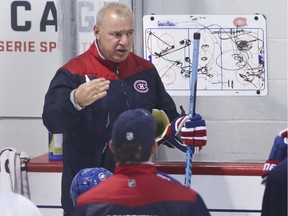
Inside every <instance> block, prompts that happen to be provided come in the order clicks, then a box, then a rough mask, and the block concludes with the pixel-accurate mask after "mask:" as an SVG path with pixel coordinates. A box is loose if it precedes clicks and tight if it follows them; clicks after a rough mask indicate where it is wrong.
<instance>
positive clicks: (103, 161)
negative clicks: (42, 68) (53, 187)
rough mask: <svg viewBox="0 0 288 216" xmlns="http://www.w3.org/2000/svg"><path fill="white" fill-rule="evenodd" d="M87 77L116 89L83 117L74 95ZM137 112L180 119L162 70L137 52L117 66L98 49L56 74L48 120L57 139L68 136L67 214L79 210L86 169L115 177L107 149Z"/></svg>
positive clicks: (65, 167) (65, 170) (64, 190)
mask: <svg viewBox="0 0 288 216" xmlns="http://www.w3.org/2000/svg"><path fill="white" fill-rule="evenodd" d="M85 75H88V77H89V78H90V79H95V78H100V77H104V78H106V79H109V80H110V87H109V90H108V92H107V95H106V96H105V97H103V98H101V99H99V100H97V101H95V102H94V103H93V104H91V105H89V106H87V107H86V108H84V109H83V110H81V111H78V110H76V109H75V108H74V106H73V104H72V103H71V101H70V93H71V91H72V90H74V89H76V88H77V87H78V86H79V85H80V84H82V83H84V82H85ZM136 108H145V109H147V110H149V111H151V110H152V109H153V108H157V109H160V110H164V111H165V112H166V113H167V115H168V116H169V117H170V118H171V119H173V118H175V117H176V116H177V115H178V113H177V111H176V107H175V103H174V102H173V100H172V98H171V97H170V96H169V94H168V93H167V92H166V91H165V88H164V86H163V83H162V82H161V79H160V77H159V74H158V72H157V70H156V68H155V67H154V66H153V64H152V63H151V62H149V61H147V60H145V59H143V58H140V57H138V56H136V55H135V54H133V53H132V52H131V53H130V54H129V56H128V57H127V59H126V60H124V61H123V62H121V63H114V62H111V61H108V60H104V59H103V58H102V57H101V56H100V55H99V53H98V51H97V48H96V45H95V43H93V44H92V45H91V47H90V48H89V50H87V51H86V52H85V53H83V54H81V55H79V56H77V57H76V58H73V59H71V60H70V61H69V62H68V63H67V64H65V65H64V66H63V67H61V68H60V69H59V70H58V71H57V72H56V74H55V76H54V78H53V79H52V81H51V83H50V86H49V89H48V91H47V93H46V96H45V104H44V109H43V114H42V117H43V123H44V125H45V126H46V127H47V129H48V130H49V131H50V132H51V133H63V176H62V203H63V205H64V208H65V205H66V204H65V203H67V205H69V207H68V208H72V207H73V205H72V201H71V200H70V197H69V190H70V185H71V182H72V179H73V177H74V176H75V175H76V174H77V173H78V172H79V171H80V170H81V169H83V168H87V167H104V168H106V169H108V170H110V171H112V172H113V170H114V167H115V162H114V159H113V155H112V154H111V152H110V150H109V148H106V147H107V143H108V142H109V140H110V137H111V131H112V126H113V123H114V121H115V120H116V118H117V117H118V116H119V115H120V114H121V113H122V112H123V111H125V110H128V109H136ZM105 149H106V150H105ZM103 152H104V153H103Z"/></svg>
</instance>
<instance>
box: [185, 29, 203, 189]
mask: <svg viewBox="0 0 288 216" xmlns="http://www.w3.org/2000/svg"><path fill="white" fill-rule="evenodd" d="M193 39H194V42H193V61H192V74H191V75H190V101H189V102H190V103H189V106H190V108H189V114H190V118H192V117H193V115H195V107H196V92H197V73H198V59H199V44H200V33H199V32H195V33H194V35H193ZM193 153H194V148H193V147H191V146H187V150H186V169H185V186H187V187H190V184H191V175H192V159H193Z"/></svg>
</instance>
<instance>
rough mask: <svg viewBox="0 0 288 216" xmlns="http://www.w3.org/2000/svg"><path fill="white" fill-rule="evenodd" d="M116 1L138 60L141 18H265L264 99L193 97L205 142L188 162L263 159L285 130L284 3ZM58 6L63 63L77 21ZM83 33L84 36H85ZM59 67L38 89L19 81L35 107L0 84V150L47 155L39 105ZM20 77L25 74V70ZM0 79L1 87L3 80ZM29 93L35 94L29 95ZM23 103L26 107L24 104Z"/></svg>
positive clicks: (181, 100) (170, 155)
mask: <svg viewBox="0 0 288 216" xmlns="http://www.w3.org/2000/svg"><path fill="white" fill-rule="evenodd" d="M32 2H33V1H32ZM35 2H38V1H35ZM61 2H62V1H61ZM77 2H79V1H77ZM82 2H94V1H92V0H91V1H89V0H87V1H82ZM102 2H104V1H102ZM122 2H125V3H130V2H131V7H132V8H133V9H134V11H135V15H136V18H137V20H136V22H137V29H136V38H135V52H136V53H138V54H140V55H143V47H142V44H143V42H142V34H143V33H142V28H141V24H142V21H141V19H142V15H144V14H145V15H146V14H152V13H154V14H159V15H160V14H163V15H164V14H165V15H169V14H171V15H173V14H192V15H194V14H195V15H196V14H211V15H213V14H215V15H216V14H220V15H225V14H233V15H237V14H239V15H245V14H247V15H248V14H255V13H260V14H264V15H265V16H266V18H267V55H268V95H267V96H264V97H247V96H241V97H228V96H226V97H223V96H221V97H220V96H219V97H207V96H201V97H197V106H196V112H198V113H200V114H201V115H202V116H203V117H204V118H205V119H206V122H207V128H208V143H207V146H206V147H205V148H204V149H203V150H202V151H201V153H200V154H198V155H196V156H195V157H194V161H235V162H244V161H245V162H247V161H251V162H263V161H264V160H266V158H267V157H268V154H269V152H270V148H271V145H272V143H273V139H274V137H275V135H276V134H278V132H279V131H280V130H282V129H284V128H285V127H287V82H288V81H287V41H288V40H287V1H286V0H275V1H273V2H272V1H269V0H254V1H253V4H252V2H251V1H247V0H244V1H235V0H234V1H233V0H193V1H191V0H181V1H174V0H153V1H152V0H145V1H144V0H133V1H129V0H126V1H122ZM98 3H99V1H98ZM58 6H59V10H58V15H59V25H60V28H59V31H60V30H62V31H61V34H63V35H61V34H60V33H59V36H58V39H59V40H61V39H62V40H63V39H64V41H63V44H62V45H61V46H60V47H59V49H60V48H61V50H62V51H63V52H64V53H63V56H64V57H63V59H64V60H62V61H63V62H64V61H66V60H67V59H69V58H70V57H72V56H73V55H75V54H76V53H78V50H77V47H76V45H75V44H76V43H75V35H77V28H76V29H75V26H74V24H75V25H76V24H77V22H76V23H75V19H71V17H72V18H73V16H75V15H73V14H70V15H69V14H68V15H67V13H65V14H64V13H63V12H62V13H61V11H60V8H61V10H62V11H64V9H65V10H67V8H71V10H72V9H73V10H75V5H74V4H73V5H71V3H62V5H58ZM76 6H77V5H76ZM34 8H35V7H34ZM57 9H58V8H57ZM9 10H10V8H9ZM59 11H60V12H59ZM75 11H76V10H75ZM8 18H9V17H8ZM74 18H75V17H74ZM3 20H7V19H3ZM8 20H9V19H8ZM71 24H72V25H71ZM76 26H77V25H76ZM71 29H72V30H71ZM88 34H90V33H89V32H88ZM73 35H74V36H73ZM90 36H91V35H90ZM0 40H1V36H0ZM2 40H3V39H2ZM78 42H79V41H78ZM2 54H5V53H2ZM16 63H17V62H16ZM33 63H34V65H35V67H39V66H41V65H40V64H41V63H40V62H37V61H35V62H33ZM11 64H13V62H12V63H11ZM59 66H61V64H60V63H59V62H57V63H55V64H54V65H53V69H51V70H47V68H42V70H43V71H42V72H44V73H45V75H44V76H39V77H37V79H38V80H41V79H43V80H42V83H43V84H42V85H36V84H35V79H33V76H32V75H30V79H25V82H26V81H27V80H28V81H29V82H27V83H26V85H31V86H30V87H33V86H35V85H36V86H37V88H35V89H34V90H31V93H32V94H33V95H37V98H36V99H37V101H35V104H37V106H35V105H34V104H33V101H31V100H25V99H26V98H30V97H31V95H29V94H27V92H26V91H23V88H25V86H24V87H23V86H21V85H14V86H13V88H12V87H11V88H9V89H8V90H7V88H5V86H6V85H5V84H3V85H2V84H1V86H0V92H1V94H0V96H1V98H0V99H1V102H0V103H1V107H2V109H1V110H5V111H7V112H6V113H5V112H2V113H0V148H3V147H6V146H12V147H15V148H16V149H17V150H18V151H26V152H27V153H29V154H30V156H31V157H34V156H38V155H40V154H43V153H46V152H47V149H48V148H47V147H48V135H47V130H46V128H45V127H44V126H43V125H42V119H41V114H42V107H41V106H39V104H41V103H43V99H44V95H45V92H46V90H47V88H48V83H49V81H50V79H51V78H52V76H53V75H54V73H55V72H56V68H58V67H59ZM54 68H55V69H54ZM8 71H9V73H11V77H10V78H9V79H10V80H13V79H15V80H16V79H18V80H20V81H19V83H21V79H22V78H21V76H19V74H18V75H17V73H15V71H13V70H11V67H10V66H9V65H7V66H5V67H4V68H1V72H0V74H1V77H3V76H4V72H5V73H7V72H8ZM22 73H23V74H25V73H26V70H25V68H23V72H22ZM31 76H32V77H31ZM19 77H20V79H19ZM0 80H2V82H3V79H0ZM5 80H7V79H5ZM48 80H49V81H48ZM7 86H8V85H7ZM9 86H11V85H9ZM29 89H30V88H29ZM33 91H35V92H34V93H33ZM36 91H37V94H36ZM4 92H5V93H4ZM29 93H30V92H29ZM15 95H17V96H18V97H21V98H22V99H23V100H22V101H21V102H22V103H20V104H15V103H14V101H13V98H15V97H14V96H15ZM174 99H175V102H176V104H177V106H178V107H179V106H180V105H183V106H184V108H185V110H188V104H189V100H188V98H187V97H175V98H174ZM26 101H28V102H27V103H26ZM23 105H25V107H27V109H29V107H33V108H31V110H33V113H29V114H23V113H21V114H19V113H18V112H17V110H18V111H19V110H21V109H22V107H21V106H23ZM11 110H15V112H13V113H12V114H11ZM8 112H9V113H8ZM157 159H158V160H169V161H184V160H185V154H184V153H181V152H178V151H176V150H172V149H168V148H167V147H165V146H162V147H160V151H159V154H158V156H157Z"/></svg>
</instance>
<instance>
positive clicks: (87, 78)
mask: <svg viewBox="0 0 288 216" xmlns="http://www.w3.org/2000/svg"><path fill="white" fill-rule="evenodd" d="M85 80H86V83H88V82H90V78H89V77H88V76H87V74H85Z"/></svg>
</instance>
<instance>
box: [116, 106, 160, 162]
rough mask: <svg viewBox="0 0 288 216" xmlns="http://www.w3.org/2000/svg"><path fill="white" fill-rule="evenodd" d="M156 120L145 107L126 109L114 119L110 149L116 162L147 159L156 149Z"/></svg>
mask: <svg viewBox="0 0 288 216" xmlns="http://www.w3.org/2000/svg"><path fill="white" fill-rule="evenodd" d="M155 134H156V121H155V119H154V118H153V116H152V114H151V113H150V112H149V111H147V110H145V109H135V110H127V111H125V112H124V113H122V114H121V115H120V116H119V117H118V119H117V120H116V121H115V124H114V126H113V130H112V139H111V141H110V149H111V150H112V152H114V157H115V160H116V162H117V163H141V162H145V161H149V160H150V159H151V157H152V156H153V155H154V154H155V153H156V151H157V144H156V142H155Z"/></svg>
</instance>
